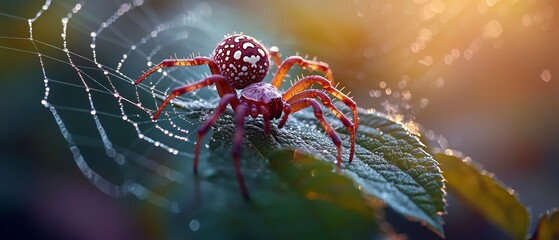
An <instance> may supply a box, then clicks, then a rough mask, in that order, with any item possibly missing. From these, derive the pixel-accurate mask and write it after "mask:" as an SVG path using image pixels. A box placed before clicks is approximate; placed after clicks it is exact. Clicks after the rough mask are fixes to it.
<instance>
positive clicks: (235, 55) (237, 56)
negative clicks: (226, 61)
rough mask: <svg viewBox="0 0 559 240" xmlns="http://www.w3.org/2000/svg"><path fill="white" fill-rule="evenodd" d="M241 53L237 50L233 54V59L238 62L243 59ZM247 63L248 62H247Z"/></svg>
mask: <svg viewBox="0 0 559 240" xmlns="http://www.w3.org/2000/svg"><path fill="white" fill-rule="evenodd" d="M241 53H242V52H241V51H240V50H237V51H236V52H235V53H233V57H234V58H235V59H237V60H239V59H241ZM245 62H246V61H245Z"/></svg>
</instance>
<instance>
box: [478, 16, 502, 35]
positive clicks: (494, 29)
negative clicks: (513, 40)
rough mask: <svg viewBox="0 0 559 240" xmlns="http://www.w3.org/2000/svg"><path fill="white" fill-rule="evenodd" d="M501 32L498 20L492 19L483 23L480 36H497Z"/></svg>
mask: <svg viewBox="0 0 559 240" xmlns="http://www.w3.org/2000/svg"><path fill="white" fill-rule="evenodd" d="M502 33H503V26H501V22H499V21H498V20H495V19H492V20H490V21H489V22H487V23H486V24H485V27H484V30H483V34H482V36H483V37H484V38H486V39H489V38H499V37H500V36H501V34H502Z"/></svg>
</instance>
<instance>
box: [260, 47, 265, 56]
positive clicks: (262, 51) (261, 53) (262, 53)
mask: <svg viewBox="0 0 559 240" xmlns="http://www.w3.org/2000/svg"><path fill="white" fill-rule="evenodd" d="M258 52H259V53H260V55H262V57H264V56H266V53H264V50H262V49H260V48H259V49H258Z"/></svg>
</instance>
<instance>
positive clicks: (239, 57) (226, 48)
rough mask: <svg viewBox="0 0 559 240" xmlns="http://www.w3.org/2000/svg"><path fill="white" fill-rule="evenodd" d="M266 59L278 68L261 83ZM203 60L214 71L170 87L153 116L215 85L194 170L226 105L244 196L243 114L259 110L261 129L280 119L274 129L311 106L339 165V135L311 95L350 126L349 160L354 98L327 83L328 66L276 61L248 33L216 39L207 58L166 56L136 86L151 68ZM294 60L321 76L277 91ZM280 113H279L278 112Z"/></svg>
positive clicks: (276, 53)
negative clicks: (205, 140) (206, 138)
mask: <svg viewBox="0 0 559 240" xmlns="http://www.w3.org/2000/svg"><path fill="white" fill-rule="evenodd" d="M270 58H272V59H273V61H274V64H275V65H276V66H277V67H278V69H277V71H276V74H275V76H274V78H273V80H272V81H271V83H266V82H262V80H264V77H266V75H267V73H268V67H269V65H270ZM204 64H207V65H208V66H209V68H210V71H211V72H212V74H213V75H211V76H209V77H207V78H205V79H202V80H200V81H198V82H195V83H192V84H189V85H186V86H181V87H178V88H176V89H174V90H173V91H172V92H171V94H170V95H169V96H168V97H167V98H166V99H165V101H164V102H163V104H161V106H160V107H159V109H158V110H157V112H156V113H155V115H154V116H153V119H154V120H155V119H157V117H159V114H161V111H162V110H163V109H164V108H165V106H166V105H167V104H168V103H169V102H170V101H171V99H173V98H175V97H177V96H179V95H182V94H185V93H188V92H191V91H194V90H197V89H200V88H203V87H207V86H209V85H212V84H215V85H216V87H217V92H218V94H219V96H220V97H221V100H220V101H219V105H218V106H217V108H216V109H215V110H214V112H213V113H212V115H211V116H210V117H209V118H208V119H207V120H206V121H205V122H204V123H203V124H202V125H201V126H200V128H199V131H198V138H197V140H196V148H195V152H194V172H195V173H196V172H197V169H198V155H199V153H200V144H201V142H202V138H203V137H204V135H205V134H206V132H207V131H208V130H209V128H210V127H211V125H212V124H214V123H215V122H216V120H217V119H218V118H219V116H220V115H221V114H222V113H223V111H224V110H225V108H226V107H227V105H231V107H232V108H233V110H234V111H235V122H236V128H237V130H236V133H235V137H234V141H233V149H232V155H233V164H234V166H235V174H236V175H237V181H238V184H239V187H240V188H241V192H242V194H243V197H244V198H245V199H247V200H248V199H249V194H248V191H247V189H246V187H245V184H244V181H243V176H242V175H241V172H240V167H239V166H240V159H239V158H240V155H241V145H242V141H243V137H244V122H245V117H246V116H251V117H252V118H256V117H257V116H258V115H260V114H262V116H263V119H264V126H265V127H264V131H265V132H266V133H267V134H268V133H269V131H270V120H273V119H279V118H281V120H280V122H279V124H278V128H281V127H283V125H284V124H285V122H286V121H287V118H288V116H289V114H290V113H294V112H297V111H299V110H301V109H303V108H305V107H308V106H311V107H312V108H313V110H314V115H315V117H316V118H317V119H318V121H319V123H320V125H322V127H323V128H324V129H325V131H326V133H327V134H328V135H329V136H330V138H332V142H334V144H335V145H336V148H337V150H338V155H337V165H338V167H340V163H341V160H342V142H341V141H340V138H339V137H338V135H337V134H336V132H335V131H334V129H333V128H332V126H330V124H328V122H327V121H326V120H325V119H324V117H323V114H322V109H321V107H320V105H319V103H318V101H317V100H315V98H318V99H319V100H320V101H321V102H322V104H323V105H324V106H326V107H327V108H328V109H330V111H332V112H333V114H334V115H335V116H336V117H337V118H338V119H340V121H341V122H342V123H343V124H344V125H345V127H346V128H347V129H348V130H349V132H350V136H351V149H350V153H349V162H351V160H352V159H353V155H354V150H355V131H356V130H357V125H358V118H357V109H356V106H355V102H354V101H353V100H352V99H351V98H349V97H348V96H346V95H345V94H343V93H342V92H340V91H339V90H337V89H336V88H335V87H333V86H332V82H333V78H332V71H331V70H330V68H329V67H328V64H326V63H323V62H318V61H311V60H307V59H304V58H302V57H299V56H291V57H288V58H287V59H285V60H284V61H283V62H282V63H281V64H280V56H279V50H278V48H277V47H271V48H270V49H269V50H267V49H266V48H265V47H264V46H263V45H262V44H261V43H260V42H259V41H257V40H256V39H254V38H253V37H251V36H247V35H243V34H235V35H232V36H228V37H226V38H225V39H223V41H221V42H220V43H219V44H218V45H217V47H216V48H215V49H214V51H213V54H212V56H211V57H209V58H208V57H195V58H193V59H166V60H163V61H162V62H161V63H159V64H158V65H157V66H155V67H153V68H151V69H150V70H148V71H147V72H146V73H144V74H143V75H142V76H141V77H140V78H138V80H136V83H135V84H138V83H140V82H141V81H142V80H144V79H145V78H146V77H147V76H149V75H150V74H152V73H153V72H155V71H157V70H159V69H161V68H164V67H176V66H198V65H204ZM293 64H297V65H299V66H301V67H302V68H304V69H310V70H318V71H322V72H324V74H325V75H326V78H324V77H322V76H318V75H312V76H308V77H304V78H303V79H301V80H299V81H297V82H296V83H295V84H293V86H291V87H290V88H289V89H287V91H285V92H280V91H279V90H278V87H279V86H280V85H281V83H282V81H283V80H284V77H285V75H286V74H287V72H288V71H289V69H290V68H291V67H292V66H293ZM313 83H317V84H319V85H320V86H322V89H323V90H324V91H325V92H327V93H330V94H331V95H332V96H334V97H336V98H337V99H339V100H340V101H342V102H343V103H345V104H346V105H347V106H348V107H349V108H350V109H351V111H352V112H353V122H352V121H350V120H349V119H348V118H347V117H346V116H345V115H344V114H343V113H342V112H341V111H340V110H339V109H338V108H337V107H336V106H334V105H333V104H332V103H331V100H330V98H329V97H328V96H327V95H326V94H325V93H324V92H323V91H319V90H316V89H306V88H308V87H309V86H311V85H312V84H313ZM237 89H239V90H240V94H241V96H240V98H239V97H238V96H237V91H236V90H237ZM282 113H283V115H282Z"/></svg>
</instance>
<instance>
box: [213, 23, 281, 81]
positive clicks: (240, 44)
mask: <svg viewBox="0 0 559 240" xmlns="http://www.w3.org/2000/svg"><path fill="white" fill-rule="evenodd" d="M212 60H213V61H214V62H215V63H216V64H217V66H218V68H219V71H220V73H221V75H223V76H224V77H225V78H226V79H227V81H228V82H229V84H231V86H233V87H234V88H236V89H243V88H245V87H246V86H248V85H250V84H252V83H255V82H261V81H262V80H264V77H266V75H267V74H268V68H269V65H270V60H269V57H268V51H267V50H266V48H265V47H264V46H263V45H262V44H261V43H260V42H259V41H258V40H256V39H254V38H253V37H251V36H248V35H244V34H235V35H231V36H229V37H226V38H225V39H223V40H222V41H221V42H220V43H219V44H218V45H217V47H216V48H215V49H214V51H213V55H212Z"/></svg>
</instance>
